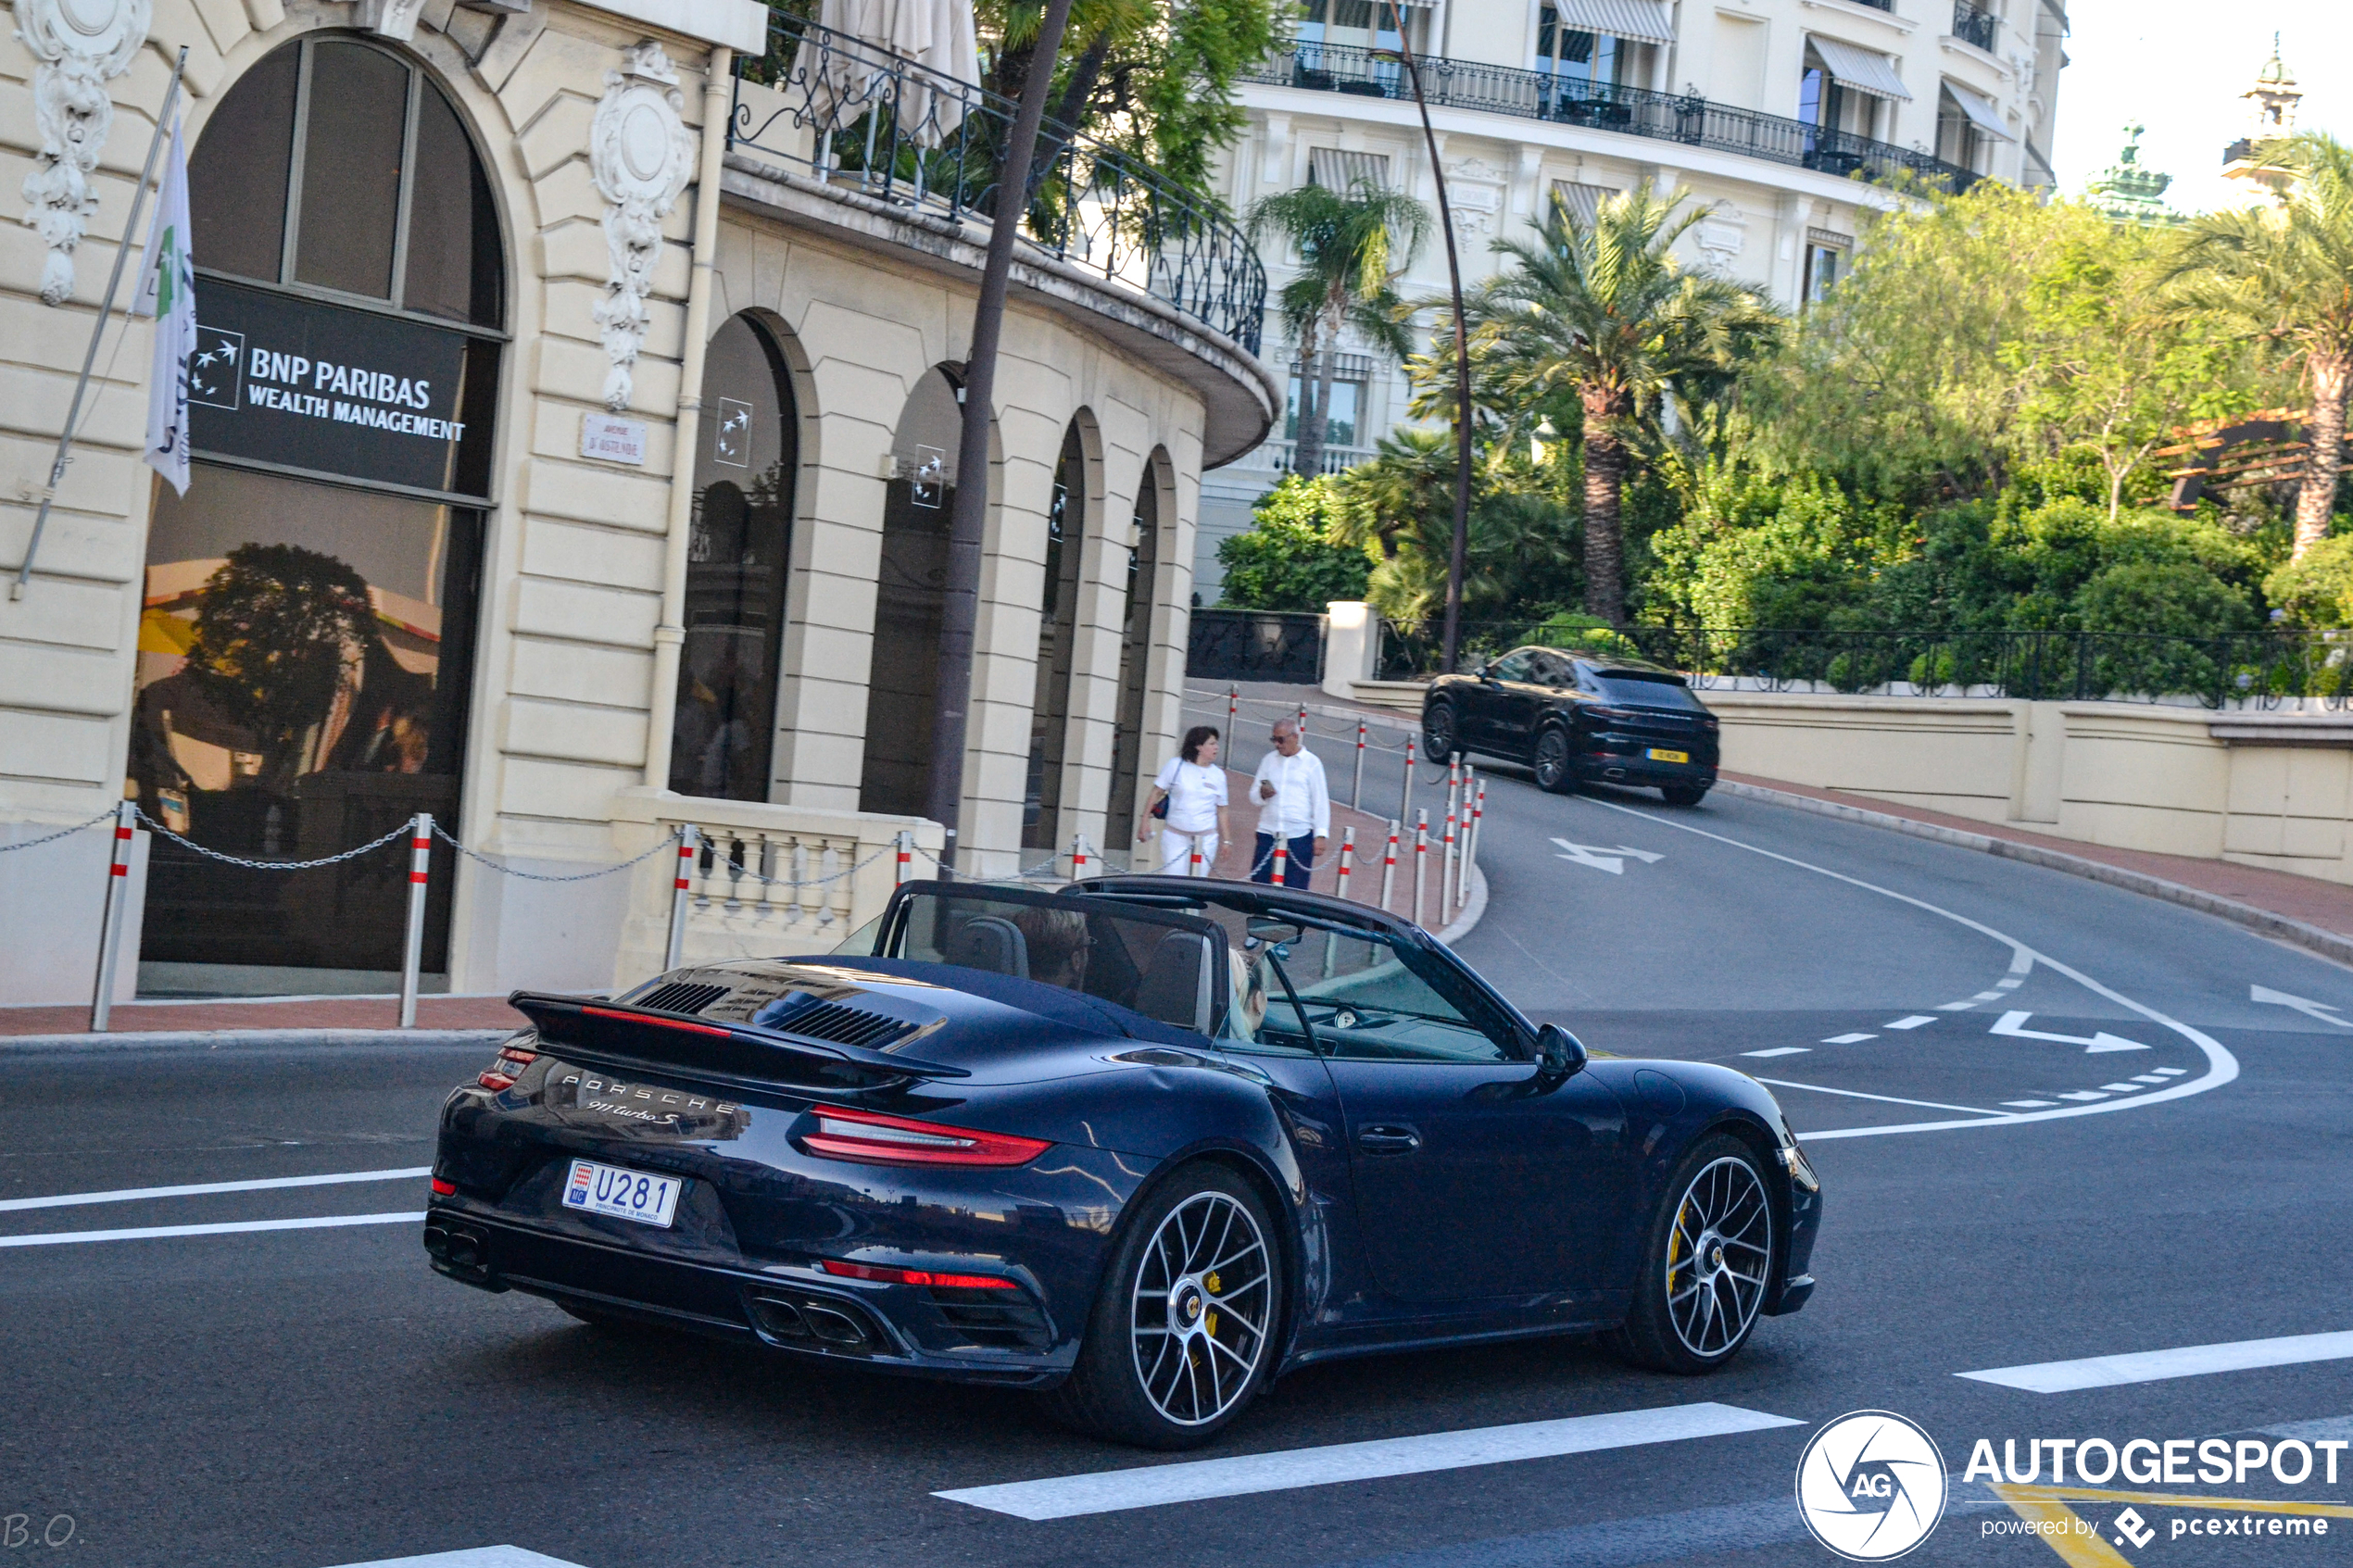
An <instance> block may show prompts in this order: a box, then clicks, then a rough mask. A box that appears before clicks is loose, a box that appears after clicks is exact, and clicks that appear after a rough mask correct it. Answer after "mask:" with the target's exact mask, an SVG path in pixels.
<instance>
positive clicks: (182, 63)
mask: <svg viewBox="0 0 2353 1568" xmlns="http://www.w3.org/2000/svg"><path fill="white" fill-rule="evenodd" d="M186 69H188V46H187V45H186V44H182V45H181V46H180V57H179V58H178V59H177V60H174V61H173V62H172V65H171V85H170V86H169V87H167V88H165V89H164V94H163V109H162V111H161V112H160V113H158V114H157V116H156V133H155V134H154V135H153V136H151V137H149V138H148V139H147V163H146V167H145V168H144V169H140V170H139V186H138V189H137V190H136V191H135V192H133V193H132V197H131V221H130V222H128V223H126V224H124V225H123V226H122V244H121V245H119V246H117V247H116V249H115V253H114V270H113V271H112V272H110V273H108V274H107V297H106V299H105V300H104V301H103V302H102V303H101V304H100V305H99V307H98V320H97V324H96V325H95V326H93V327H92V328H91V329H90V348H89V352H87V353H85V354H84V355H82V379H81V380H79V381H77V382H75V383H73V401H72V403H71V404H69V405H68V406H67V408H66V424H65V428H64V429H63V430H61V431H59V432H58V433H57V460H56V461H54V462H52V463H51V464H50V465H49V483H48V484H47V485H46V486H45V487H44V489H43V490H42V492H41V509H40V510H39V511H37V512H35V513H34V514H33V516H32V537H31V539H29V540H27V541H26V542H25V546H24V564H23V565H22V566H19V567H18V568H17V580H16V581H15V582H14V583H10V584H8V597H9V598H11V599H20V598H23V597H24V585H25V583H27V582H29V581H30V580H31V577H32V558H33V557H34V556H35V555H37V554H39V553H40V550H41V532H42V530H43V529H44V528H46V527H48V526H49V506H50V503H52V502H53V501H55V500H56V499H57V486H58V485H60V484H63V483H65V479H66V465H67V464H68V463H69V462H71V461H72V460H73V458H72V456H71V454H72V450H73V427H74V425H75V423H76V422H77V421H78V420H80V419H81V418H82V394H83V393H84V392H86V391H88V390H89V387H90V372H91V370H93V369H94V367H95V366H96V365H97V363H98V340H99V339H101V338H103V337H105V336H106V335H107V318H109V317H110V316H112V315H113V314H114V295H115V290H116V289H118V288H120V287H121V286H122V266H123V263H124V262H125V261H127V260H129V259H130V257H131V242H132V237H133V236H134V235H136V234H137V233H138V232H139V212H140V209H141V208H142V207H145V206H146V205H147V182H148V181H149V180H151V179H153V178H154V177H155V172H156V158H157V155H158V154H160V153H161V152H162V151H163V128H164V127H165V126H167V125H169V124H170V123H171V111H172V110H173V109H174V108H176V107H178V106H179V103H180V73H181V72H182V71H183V70H186Z"/></svg>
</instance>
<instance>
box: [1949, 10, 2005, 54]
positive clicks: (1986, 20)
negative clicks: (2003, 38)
mask: <svg viewBox="0 0 2353 1568" xmlns="http://www.w3.org/2000/svg"><path fill="white" fill-rule="evenodd" d="M1994 26H1995V23H1994V13H1993V12H1991V11H1981V10H1979V9H1978V8H1977V7H1976V6H1972V5H1970V4H1969V0H1953V36H1954V37H1956V38H1957V39H1959V40H1960V41H1961V42H1962V43H1964V44H1976V45H1977V46H1978V47H1979V48H1981V49H1982V50H1984V51H1985V52H1986V53H1987V54H1989V55H1990V54H1992V53H1993V52H1994Z"/></svg>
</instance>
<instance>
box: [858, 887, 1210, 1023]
mask: <svg viewBox="0 0 2353 1568" xmlns="http://www.w3.org/2000/svg"><path fill="white" fill-rule="evenodd" d="M899 900H900V901H899V903H898V905H897V907H896V909H895V912H894V913H893V914H892V916H891V917H890V918H888V919H887V920H886V921H885V922H884V931H883V935H882V937H881V938H880V940H879V942H878V944H877V951H876V953H875V956H876V957H878V958H897V959H912V960H917V961H919V962H924V963H939V964H954V965H957V966H958V967H960V968H963V969H977V970H985V971H987V972H990V973H992V974H1003V975H1009V976H1011V977H1012V978H1013V979H1015V980H1026V981H1031V982H1034V983H1036V984H1038V985H1052V986H1056V987H1059V988H1060V989H1063V990H1065V991H1076V992H1077V993H1078V994H1079V995H1081V996H1086V997H1096V998H1097V999H1099V1000H1101V1001H1106V1002H1113V1003H1115V1004H1117V1005H1118V1006H1120V1007H1124V1008H1127V1009H1130V1010H1134V1011H1136V1012H1139V1013H1141V1014H1143V1015H1144V1016H1145V1017H1146V1018H1149V1019H1151V1020H1153V1021H1154V1022H1160V1023H1166V1024H1172V1025H1174V1026H1175V1027H1176V1028H1179V1029H1190V1030H1194V1031H1196V1032H1198V1033H1202V1034H1206V1033H1208V1032H1209V1029H1210V1026H1211V1023H1212V1022H1213V1014H1214V1009H1215V1007H1216V1006H1217V1005H1218V1004H1219V1003H1221V1002H1222V991H1223V987H1222V986H1221V985H1217V984H1215V983H1214V975H1215V973H1216V971H1217V969H1219V968H1221V967H1223V964H1222V960H1220V958H1219V955H1218V952H1217V948H1218V946H1219V944H1218V942H1217V938H1216V929H1215V928H1214V926H1211V925H1209V924H1208V923H1207V922H1203V921H1201V920H1198V919H1195V918H1193V917H1191V916H1189V915H1186V914H1181V913H1177V912H1176V911H1174V910H1165V911H1164V910H1161V909H1145V908H1137V907H1132V906H1123V905H1117V904H1111V903H1108V902H1106V901H1104V900H1101V899H1094V898H1088V899H1078V898H1073V897H1064V896H1058V895H1054V894H1050V893H1037V892H1031V891H1029V890H1027V889H1013V888H990V887H974V886H969V885H966V884H941V883H911V884H908V885H907V886H905V887H903V888H901V889H900V893H899Z"/></svg>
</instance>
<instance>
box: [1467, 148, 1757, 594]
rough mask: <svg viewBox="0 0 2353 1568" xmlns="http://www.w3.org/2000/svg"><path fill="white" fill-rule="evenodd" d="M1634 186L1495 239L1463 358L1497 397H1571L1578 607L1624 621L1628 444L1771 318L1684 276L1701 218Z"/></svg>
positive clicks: (1722, 281)
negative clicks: (1578, 422)
mask: <svg viewBox="0 0 2353 1568" xmlns="http://www.w3.org/2000/svg"><path fill="white" fill-rule="evenodd" d="M1687 199H1688V197H1687V196H1686V194H1684V193H1683V192H1680V191H1678V192H1675V193H1674V194H1669V195H1664V196H1662V195H1659V194H1655V193H1654V192H1653V191H1652V190H1651V188H1650V187H1649V186H1648V185H1647V184H1643V183H1637V184H1636V185H1635V186H1634V187H1633V188H1632V189H1630V190H1628V191H1625V192H1623V193H1621V194H1618V195H1615V196H1612V197H1610V198H1609V199H1608V200H1607V201H1604V203H1602V204H1601V207H1600V208H1599V209H1598V210H1597V211H1596V213H1595V214H1594V217H1593V220H1592V222H1590V223H1588V222H1586V221H1585V220H1582V219H1580V218H1579V217H1578V215H1577V214H1576V213H1575V212H1573V211H1571V210H1570V209H1569V207H1567V204H1566V203H1563V202H1561V201H1559V200H1557V199H1555V200H1554V203H1553V208H1552V213H1551V216H1550V217H1549V218H1548V219H1546V220H1545V221H1544V222H1543V223H1542V224H1541V226H1540V228H1539V231H1538V233H1539V238H1538V239H1537V241H1536V242H1534V243H1529V242H1526V241H1504V242H1499V243H1498V244H1497V245H1496V247H1495V248H1496V249H1497V250H1498V251H1500V252H1502V253H1503V254H1504V255H1505V256H1508V257H1511V265H1510V267H1509V270H1506V271H1504V273H1503V274H1502V275H1500V276H1498V277H1496V278H1494V279H1491V281H1489V282H1487V283H1486V284H1485V285H1483V286H1482V287H1481V288H1480V289H1479V291H1478V298H1477V303H1476V305H1475V307H1474V311H1475V317H1474V320H1472V322H1471V323H1470V326H1469V331H1470V332H1471V333H1472V343H1473V352H1474V353H1475V354H1476V355H1477V356H1478V358H1480V359H1482V360H1484V361H1486V362H1487V365H1488V367H1489V369H1490V372H1491V373H1490V376H1489V377H1488V378H1486V379H1487V380H1488V381H1489V382H1490V383H1491V384H1492V385H1494V386H1496V387H1497V388H1499V389H1500V390H1501V391H1502V392H1503V393H1504V394H1505V395H1514V396H1517V397H1522V398H1533V397H1541V395H1544V394H1546V393H1549V392H1554V391H1557V390H1560V389H1563V388H1569V389H1573V390H1574V391H1575V393H1576V395H1577V399H1578V402H1579V406H1580V408H1582V410H1583V415H1584V431H1583V440H1584V481H1585V484H1584V491H1585V494H1584V531H1585V608H1586V609H1587V610H1588V611H1589V612H1591V613H1592V614H1594V615H1598V616H1601V617H1603V618H1604V619H1605V620H1607V621H1609V622H1610V623H1611V624H1612V625H1623V624H1625V621H1626V548H1625V538H1624V534H1623V530H1622V527H1621V516H1620V513H1621V503H1622V501H1623V497H1624V494H1625V488H1626V477H1627V470H1628V453H1629V445H1630V443H1631V442H1632V440H1633V439H1634V436H1635V433H1636V427H1637V426H1638V425H1639V424H1640V423H1642V421H1644V420H1650V419H1655V417H1656V415H1657V411H1658V408H1659V407H1660V405H1661V403H1662V401H1663V400H1664V399H1665V398H1666V397H1667V396H1669V395H1673V394H1674V393H1675V392H1676V391H1677V389H1678V386H1679V384H1680V383H1684V382H1686V381H1688V380H1692V379H1694V378H1701V377H1712V376H1715V375H1718V374H1721V373H1722V372H1723V371H1725V370H1730V369H1731V368H1734V367H1737V366H1739V365H1741V364H1743V363H1744V362H1746V361H1748V360H1751V359H1753V358H1756V357H1757V356H1758V355H1760V354H1761V353H1762V352H1763V351H1764V350H1765V349H1766V348H1767V347H1768V346H1769V345H1771V344H1772V343H1773V342H1774V341H1775V339H1776V337H1777V336H1778V334H1779V332H1780V322H1781V319H1780V314H1779V313H1778V312H1777V311H1775V309H1774V308H1773V307H1772V306H1771V305H1770V304H1769V303H1768V301H1767V300H1766V299H1765V297H1764V296H1763V295H1761V294H1760V293H1758V292H1757V291H1756V290H1755V289H1754V288H1752V287H1750V286H1749V285H1747V284H1745V283H1737V282H1732V281H1730V279H1726V278H1718V277H1716V276H1713V275H1711V274H1708V273H1704V272H1693V271H1689V270H1685V269H1684V267H1683V265H1682V263H1681V261H1680V259H1679V258H1678V257H1676V256H1675V254H1674V251H1673V249H1672V246H1673V245H1674V244H1675V242H1676V241H1677V240H1679V239H1680V238H1681V237H1682V236H1683V235H1684V234H1685V233H1686V232H1689V231H1690V230H1691V229H1692V226H1693V225H1695V224H1697V223H1698V222H1699V221H1700V220H1702V219H1704V218H1705V217H1706V216H1707V213H1708V210H1709V209H1708V208H1706V207H1693V208H1691V209H1690V210H1682V209H1683V207H1684V204H1685V202H1686V201H1687Z"/></svg>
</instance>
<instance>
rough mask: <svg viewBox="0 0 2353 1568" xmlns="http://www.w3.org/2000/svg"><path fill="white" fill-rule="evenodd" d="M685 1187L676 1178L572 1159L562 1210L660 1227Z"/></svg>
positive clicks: (565, 1182)
mask: <svg viewBox="0 0 2353 1568" xmlns="http://www.w3.org/2000/svg"><path fill="white" fill-rule="evenodd" d="M685 1185H686V1183H684V1182H682V1181H680V1180H679V1179H678V1178H677V1177H675V1176H649V1175H648V1174H646V1173H644V1172H642V1171H624V1170H623V1169H622V1168H621V1167H620V1166H618V1165H599V1164H598V1163H597V1162H596V1161H595V1160H573V1162H572V1174H571V1175H570V1176H569V1177H567V1178H566V1179H565V1181H564V1207H565V1208H567V1209H579V1210H585V1211H586V1212H588V1213H591V1214H610V1215H611V1216H613V1218H615V1219H617V1220H635V1221H636V1222H637V1223H639V1224H641V1225H663V1226H667V1225H668V1224H669V1223H670V1221H671V1217H672V1216H673V1215H674V1214H676V1213H677V1212H678V1191H679V1189H680V1188H681V1187H683V1186H685Z"/></svg>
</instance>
